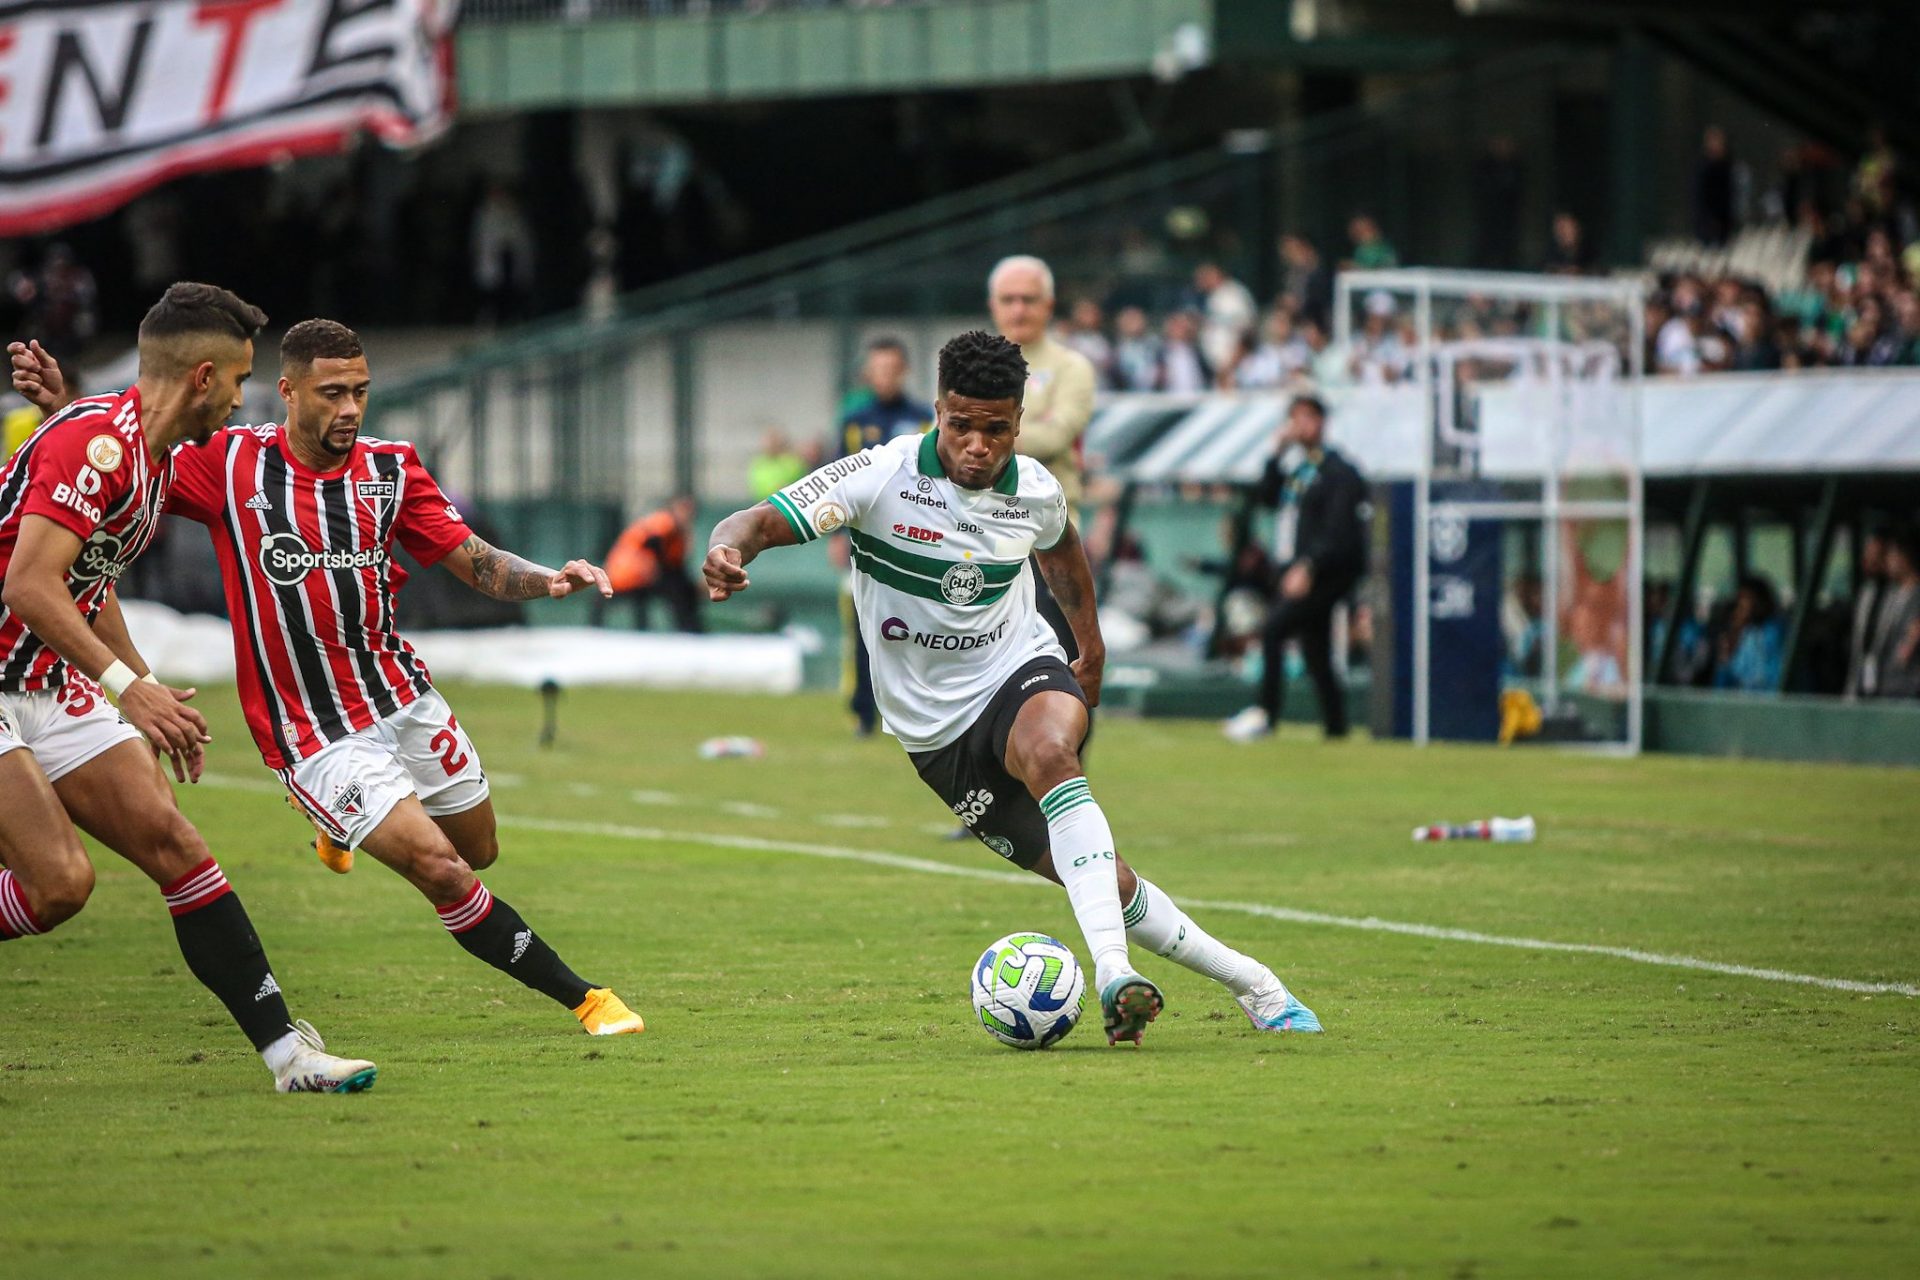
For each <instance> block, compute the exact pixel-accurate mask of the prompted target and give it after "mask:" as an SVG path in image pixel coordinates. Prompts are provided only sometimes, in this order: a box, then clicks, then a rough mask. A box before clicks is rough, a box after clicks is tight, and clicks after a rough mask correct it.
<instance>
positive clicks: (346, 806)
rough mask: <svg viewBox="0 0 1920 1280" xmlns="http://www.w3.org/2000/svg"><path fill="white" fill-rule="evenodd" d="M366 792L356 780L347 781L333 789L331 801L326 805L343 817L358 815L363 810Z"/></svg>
mask: <svg viewBox="0 0 1920 1280" xmlns="http://www.w3.org/2000/svg"><path fill="white" fill-rule="evenodd" d="M366 803H367V793H366V792H365V791H364V790H363V789H362V788H361V786H360V784H359V783H357V782H348V783H345V784H343V785H341V786H338V787H335V788H334V789H333V802H332V803H331V804H329V805H328V806H327V807H328V808H329V809H332V810H333V811H334V812H335V813H337V814H340V815H342V816H343V817H348V818H353V817H358V816H359V815H360V814H361V813H363V812H364V811H365V806H366Z"/></svg>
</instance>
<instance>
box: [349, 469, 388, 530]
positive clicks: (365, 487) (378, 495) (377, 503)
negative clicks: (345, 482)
mask: <svg viewBox="0 0 1920 1280" xmlns="http://www.w3.org/2000/svg"><path fill="white" fill-rule="evenodd" d="M397 489H398V486H396V485H395V484H394V482H393V481H392V480H391V479H386V480H355V481H354V482H353V496H354V497H355V498H357V499H359V502H360V505H361V506H363V507H365V508H366V509H367V510H369V511H371V512H373V518H374V519H375V520H384V519H386V518H387V508H388V507H391V506H392V505H393V500H394V498H395V497H397V496H398V493H397Z"/></svg>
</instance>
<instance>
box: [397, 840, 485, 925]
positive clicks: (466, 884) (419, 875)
mask: <svg viewBox="0 0 1920 1280" xmlns="http://www.w3.org/2000/svg"><path fill="white" fill-rule="evenodd" d="M435 834H436V835H438V833H437V832H436V833H435ZM407 879H408V880H410V881H412V882H413V885H414V887H415V888H417V889H419V890H420V892H421V893H423V894H425V895H426V896H427V900H428V901H430V902H432V903H433V904H434V905H435V906H442V907H443V906H446V905H447V904H448V903H451V902H458V901H459V900H460V898H461V896H462V895H464V894H465V893H466V892H467V890H468V889H469V888H471V887H472V885H473V868H472V867H470V866H468V865H467V863H466V861H465V859H463V858H461V856H460V854H459V853H458V851H456V850H455V849H454V847H453V842H452V841H450V840H448V839H447V838H446V837H445V836H439V837H438V839H428V840H423V841H422V842H421V843H420V845H419V847H418V848H416V849H415V850H414V851H413V852H412V855H411V856H410V857H409V858H408V859H407Z"/></svg>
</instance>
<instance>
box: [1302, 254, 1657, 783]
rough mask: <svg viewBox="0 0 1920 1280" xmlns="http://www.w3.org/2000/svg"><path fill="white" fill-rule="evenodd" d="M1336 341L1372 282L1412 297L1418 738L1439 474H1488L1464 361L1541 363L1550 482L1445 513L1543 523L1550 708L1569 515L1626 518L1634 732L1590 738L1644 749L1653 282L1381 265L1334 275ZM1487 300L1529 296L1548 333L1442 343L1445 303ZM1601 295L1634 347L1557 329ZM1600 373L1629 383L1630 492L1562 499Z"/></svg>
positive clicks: (1626, 473)
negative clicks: (1464, 390) (1573, 307)
mask: <svg viewBox="0 0 1920 1280" xmlns="http://www.w3.org/2000/svg"><path fill="white" fill-rule="evenodd" d="M1334 289H1335V297H1334V333H1333V338H1334V341H1335V343H1336V344H1338V347H1339V349H1340V350H1342V351H1351V350H1352V349H1353V319H1354V300H1355V297H1356V295H1359V296H1364V295H1365V294H1367V293H1370V292H1372V291H1374V290H1384V291H1386V292H1388V293H1390V294H1394V295H1402V296H1405V295H1410V296H1411V297H1412V299H1413V306H1414V327H1415V332H1416V334H1417V346H1416V348H1415V351H1414V377H1415V379H1416V381H1417V382H1418V384H1419V387H1420V400H1421V405H1422V412H1423V414H1424V416H1425V418H1426V429H1425V430H1423V431H1422V432H1421V433H1420V437H1421V445H1420V448H1419V450H1418V455H1417V457H1416V458H1415V459H1414V462H1415V468H1414V471H1415V477H1414V529H1413V544H1414V551H1413V554H1414V562H1413V610H1414V618H1413V661H1412V671H1413V686H1414V687H1413V741H1414V742H1416V743H1419V744H1422V745H1424V744H1425V743H1426V742H1427V741H1428V738H1429V724H1430V719H1431V715H1430V712H1431V706H1430V704H1431V701H1432V679H1431V672H1430V671H1429V660H1430V657H1431V647H1432V609H1433V596H1432V582H1431V577H1432V559H1431V557H1432V534H1433V517H1434V513H1435V500H1434V482H1435V480H1436V478H1438V479H1440V480H1443V481H1450V480H1462V479H1471V478H1474V477H1476V476H1477V475H1479V468H1480V463H1481V458H1480V445H1481V441H1480V439H1479V438H1478V437H1477V436H1475V435H1471V434H1469V433H1463V432H1462V431H1461V430H1460V429H1459V425H1458V423H1457V422H1456V420H1455V406H1456V402H1457V396H1456V394H1455V392H1456V389H1457V388H1456V382H1455V374H1456V372H1457V370H1458V366H1459V363H1460V361H1461V360H1463V359H1476V358H1483V359H1498V360H1506V361H1512V362H1521V361H1528V362H1534V363H1535V364H1536V366H1537V367H1539V368H1541V369H1542V370H1543V371H1544V372H1545V375H1546V378H1547V380H1548V386H1549V393H1550V400H1549V403H1551V404H1552V405H1553V406H1554V416H1553V419H1552V421H1551V422H1550V423H1549V424H1547V426H1548V429H1547V431H1546V432H1545V444H1546V448H1545V449H1544V450H1543V452H1542V457H1541V458H1540V459H1539V460H1538V463H1537V465H1536V466H1534V467H1532V468H1530V470H1529V473H1528V474H1526V475H1523V476H1520V477H1513V476H1509V477H1508V478H1518V479H1523V480H1526V481H1528V482H1537V483H1538V484H1539V486H1540V497H1539V499H1538V500H1524V499H1523V500H1512V501H1509V500H1497V501H1496V500H1475V499H1467V500H1455V499H1451V498H1450V499H1448V500H1447V501H1446V502H1445V503H1444V506H1445V509H1446V511H1447V512H1448V513H1450V514H1457V515H1459V516H1463V517H1465V518H1467V519H1474V518H1479V519H1505V520H1524V521H1538V522H1539V524H1540V528H1541V531H1542V543H1543V545H1542V547H1541V556H1540V580H1541V627H1542V633H1543V634H1542V640H1541V647H1542V659H1543V661H1542V674H1543V676H1544V680H1543V693H1544V698H1543V701H1544V704H1545V709H1546V710H1547V711H1548V712H1549V713H1551V712H1552V711H1553V710H1555V709H1556V707H1557V706H1558V704H1559V702H1560V680H1559V671H1558V649H1559V631H1560V596H1561V591H1562V587H1563V584H1562V583H1561V581H1560V559H1561V557H1560V554H1559V548H1558V546H1557V545H1556V540H1557V537H1558V532H1559V529H1560V522H1561V521H1563V520H1581V519H1587V520H1619V521H1623V522H1624V523H1625V525H1626V529H1627V538H1626V543H1627V555H1626V561H1625V563H1624V564H1623V565H1622V566H1621V572H1622V573H1624V574H1626V575H1627V583H1626V586H1627V619H1628V621H1627V629H1628V635H1627V664H1626V665H1627V669H1626V672H1625V677H1626V699H1625V701H1626V734H1625V740H1624V741H1623V742H1614V743H1603V744H1588V745H1589V746H1590V749H1591V748H1593V747H1597V749H1600V750H1618V751H1622V752H1624V753H1626V754H1638V753H1639V751H1640V749H1641V744H1642V739H1643V722H1644V710H1645V709H1644V700H1643V693H1644V690H1643V687H1642V685H1643V681H1642V664H1643V655H1642V652H1641V651H1642V648H1643V626H1644V619H1643V612H1644V608H1645V605H1644V598H1643V593H1644V590H1645V577H1646V566H1645V541H1646V522H1645V514H1646V503H1645V477H1644V474H1643V463H1642V459H1643V453H1642V449H1641V423H1642V416H1643V408H1642V403H1641V399H1642V397H1641V391H1642V387H1643V384H1644V382H1645V378H1646V369H1645V339H1646V321H1645V315H1644V311H1643V299H1644V293H1645V289H1644V286H1643V285H1642V284H1641V282H1640V281H1638V280H1632V279H1595V278H1586V277H1574V276H1548V275H1523V274H1518V273H1508V272H1493V271H1450V270H1439V269H1431V268H1402V269H1393V270H1377V271H1345V272H1342V273H1340V275H1339V276H1338V277H1337V278H1336V280H1335V283H1334ZM1469 297H1480V298H1485V299H1489V300H1492V301H1496V302H1524V303H1529V304H1533V305H1535V306H1537V307H1538V308H1540V313H1541V315H1542V316H1543V318H1544V321H1545V323H1544V325H1543V328H1544V329H1545V332H1546V333H1547V334H1549V335H1553V336H1549V337H1495V338H1483V339H1469V340H1453V341H1448V340H1443V339H1442V338H1441V336H1440V335H1439V333H1438V332H1436V327H1435V317H1434V302H1435V300H1436V299H1442V300H1446V299H1460V300H1465V299H1467V298H1469ZM1577 303H1603V304H1607V305H1609V306H1612V307H1617V308H1619V309H1620V311H1621V312H1623V313H1624V316H1625V319H1626V338H1627V341H1626V350H1625V351H1624V352H1622V351H1621V350H1619V348H1617V347H1615V346H1613V345H1612V344H1611V343H1604V342H1572V341H1567V340H1565V339H1563V338H1561V337H1559V336H1558V335H1560V334H1561V333H1562V332H1563V326H1562V320H1563V315H1564V311H1563V309H1564V308H1565V307H1566V306H1568V305H1569V304H1577ZM1589 375H1591V376H1592V377H1593V378H1594V379H1595V380H1604V379H1608V378H1619V379H1623V382H1624V385H1623V387H1622V390H1624V392H1625V394H1624V396H1623V397H1622V398H1621V406H1622V410H1623V413H1622V421H1621V423H1620V428H1621V431H1622V433H1623V435H1624V436H1625V439H1624V440H1623V441H1622V445H1621V450H1620V456H1621V458H1622V459H1624V461H1625V465H1624V466H1622V467H1620V468H1619V469H1618V470H1617V471H1615V472H1612V473H1610V474H1615V475H1618V476H1620V477H1621V478H1623V479H1624V480H1625V481H1626V497H1625V498H1624V499H1592V500H1579V501H1569V500H1566V499H1565V498H1564V496H1563V493H1562V489H1563V485H1564V482H1565V481H1566V480H1567V479H1568V477H1569V476H1573V475H1577V474H1579V473H1578V471H1577V470H1576V469H1574V468H1573V467H1571V466H1570V465H1569V458H1568V450H1567V444H1568V440H1569V437H1570V435H1571V431H1572V418H1573V413H1572V404H1573V395H1572V392H1573V388H1574V384H1576V383H1577V382H1580V381H1584V380H1586V379H1587V377H1588V376H1589ZM1437 445H1441V446H1446V447H1447V448H1448V449H1450V450H1453V451H1456V452H1457V453H1458V455H1459V458H1460V464H1459V465H1457V466H1448V467H1445V468H1444V469H1443V468H1441V467H1440V466H1439V465H1437V460H1436V446H1437Z"/></svg>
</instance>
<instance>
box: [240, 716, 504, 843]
mask: <svg viewBox="0 0 1920 1280" xmlns="http://www.w3.org/2000/svg"><path fill="white" fill-rule="evenodd" d="M277 772H278V773H279V775H280V781H282V782H284V783H285V784H286V786H287V790H288V791H290V792H292V793H293V797H294V799H296V800H298V801H299V802H300V807H301V808H303V809H305V810H306V811H307V812H308V813H309V814H311V815H312V816H313V819H314V820H315V821H316V822H318V823H320V824H321V825H322V826H323V827H325V828H326V831H327V834H328V835H329V836H330V837H332V839H333V840H334V842H335V843H336V844H341V845H344V846H346V847H347V848H350V849H351V848H354V847H355V846H357V845H359V844H360V842H361V841H363V840H365V839H366V838H367V836H368V835H369V834H370V833H371V832H372V831H373V829H374V828H375V827H377V826H379V825H380V824H381V822H383V821H385V819H386V816H387V815H388V814H389V813H392V812H393V807H394V806H395V805H397V804H399V803H400V802H401V801H402V800H405V799H406V798H407V797H408V796H411V795H417V796H419V797H420V803H421V804H422V805H423V806H424V807H425V808H426V811H427V812H428V813H429V814H431V815H432V816H434V817H436V818H444V817H446V816H447V815H448V814H453V813H465V812H466V811H467V810H468V809H471V808H473V807H474V806H475V805H477V804H479V803H480V802H481V801H483V800H485V799H486V798H487V795H488V789H487V774H486V771H485V770H484V769H482V768H481V767H480V753H479V752H477V751H475V750H474V749H473V740H472V739H471V738H469V737H467V731H466V730H465V729H462V728H461V727H460V724H459V722H458V721H457V720H455V719H454V715H453V708H451V707H449V706H448V705H447V700H446V699H445V698H443V697H441V696H440V692H439V690H437V689H429V690H428V691H427V692H425V693H423V694H421V695H420V696H419V697H418V698H415V699H414V700H413V701H412V702H410V703H408V704H407V705H406V706H404V707H402V708H400V710H398V711H396V712H394V713H393V714H392V715H390V716H388V717H387V718H386V719H385V720H381V721H378V722H376V723H374V724H372V725H370V726H369V727H367V728H365V729H362V730H361V731H360V732H358V733H356V734H353V735H352V736H350V737H346V738H341V739H340V740H339V741H338V742H330V743H328V744H327V745H326V746H325V747H322V748H321V749H320V751H319V753H318V754H316V755H311V756H308V757H307V758H306V759H305V760H302V761H300V762H299V763H298V764H296V765H294V766H293V767H292V768H290V769H281V770H278V771H277Z"/></svg>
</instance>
